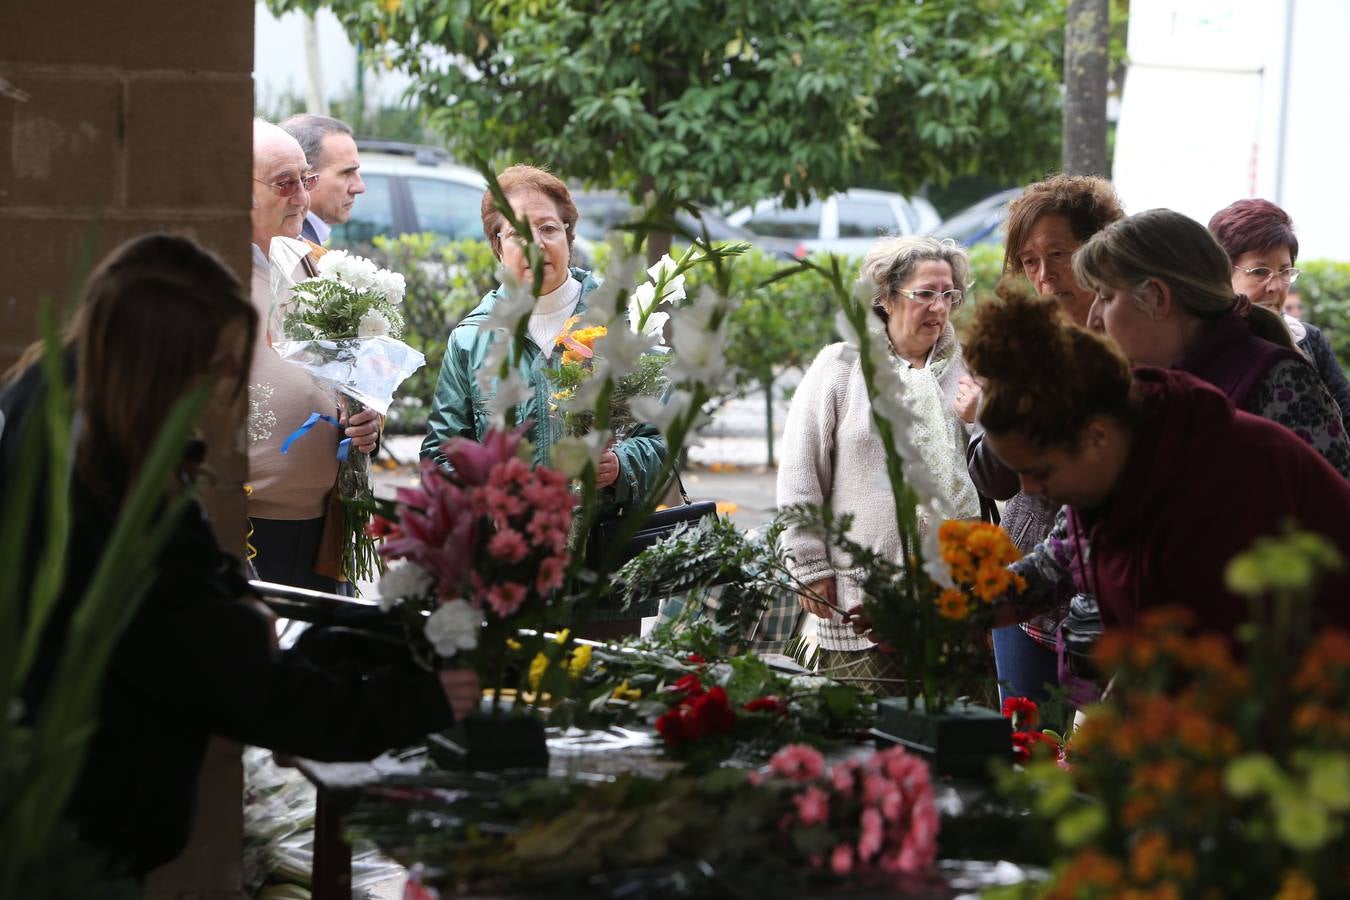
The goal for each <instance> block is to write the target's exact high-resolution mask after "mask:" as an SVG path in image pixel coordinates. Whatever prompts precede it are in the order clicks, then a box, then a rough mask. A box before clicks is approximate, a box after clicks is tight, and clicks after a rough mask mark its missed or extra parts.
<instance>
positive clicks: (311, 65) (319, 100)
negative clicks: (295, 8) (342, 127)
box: [304, 13, 328, 116]
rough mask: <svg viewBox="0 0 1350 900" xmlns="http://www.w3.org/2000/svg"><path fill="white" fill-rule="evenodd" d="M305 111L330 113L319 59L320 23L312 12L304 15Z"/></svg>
mask: <svg viewBox="0 0 1350 900" xmlns="http://www.w3.org/2000/svg"><path fill="white" fill-rule="evenodd" d="M304 29H305V106H306V109H305V112H310V113H314V114H315V115H320V116H326V115H328V96H327V94H326V93H325V92H324V89H323V64H322V62H321V61H320V60H319V24H318V22H316V21H315V20H314V16H313V14H312V13H306V14H305V16H304Z"/></svg>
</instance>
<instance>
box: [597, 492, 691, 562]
mask: <svg viewBox="0 0 1350 900" xmlns="http://www.w3.org/2000/svg"><path fill="white" fill-rule="evenodd" d="M675 486H676V487H677V488H679V491H680V498H681V499H683V500H684V503H683V504H682V505H680V506H672V507H670V508H668V509H658V510H656V511H655V512H653V513H652V514H651V515H650V516H648V517H647V518H646V519H645V520H643V522H642V524H641V525H640V526H639V527H638V529H637V531H635V532H633V535H632V537H630V538H628V540H627V541H625V542H624V545H623V548H622V549H621V550H620V551H619V552H618V553H617V554H615V556H614V560H613V564H614V568H616V569H617V568H619V567H620V566H622V565H623V564H624V563H626V562H628V561H629V560H630V559H632V558H633V557H635V556H637V555H638V554H639V553H641V552H642V551H643V550H646V549H647V548H648V547H650V546H651V545H652V544H655V543H656V542H657V541H660V540H663V539H665V538H668V537H670V536H671V535H672V534H674V532H675V529H676V528H678V527H679V526H680V525H681V524H682V523H685V522H687V523H689V525H690V526H693V525H694V524H696V523H697V522H698V521H699V520H701V519H705V518H707V517H709V516H712V517H714V518H715V517H716V516H717V504H716V503H715V502H713V501H712V500H698V501H694V500H690V499H689V492H688V491H686V490H685V489H684V482H683V481H682V480H681V479H680V473H679V472H676V473H675ZM630 521H631V519H630V518H629V517H627V516H625V515H624V511H623V510H622V509H620V510H619V512H618V513H617V514H616V515H614V516H611V517H609V518H607V519H604V520H602V521H600V522H597V523H595V526H594V527H593V528H592V529H591V537H590V540H588V541H587V542H586V566H587V567H588V568H590V569H598V568H599V567H600V563H601V562H602V561H603V560H604V559H605V556H606V554H608V553H609V552H610V549H609V548H610V547H612V546H613V545H614V543H615V542H616V541H617V540H618V538H619V535H620V534H621V533H622V532H623V530H624V528H626V527H627V526H628V525H629V523H630Z"/></svg>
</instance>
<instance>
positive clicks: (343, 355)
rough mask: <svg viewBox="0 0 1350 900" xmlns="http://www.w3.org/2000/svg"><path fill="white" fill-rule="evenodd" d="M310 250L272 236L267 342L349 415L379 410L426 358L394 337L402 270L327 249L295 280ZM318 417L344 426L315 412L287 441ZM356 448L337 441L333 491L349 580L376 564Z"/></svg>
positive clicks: (370, 498)
mask: <svg viewBox="0 0 1350 900" xmlns="http://www.w3.org/2000/svg"><path fill="white" fill-rule="evenodd" d="M310 251H311V248H310V246H309V245H308V244H305V243H303V242H300V241H292V240H288V239H286V238H276V239H274V240H273V241H272V250H271V255H272V290H273V296H274V297H275V298H276V301H275V302H274V304H273V307H272V314H271V317H270V321H269V334H270V335H271V336H272V348H273V349H274V350H276V352H277V353H278V354H280V355H281V357H282V358H283V359H285V360H286V361H287V362H290V363H293V364H294V365H297V366H300V367H301V368H303V369H305V370H306V371H307V372H309V373H310V374H311V375H313V376H314V377H315V378H316V379H317V380H319V381H321V382H323V383H325V384H327V385H329V386H331V387H332V388H333V390H334V391H335V392H336V393H337V394H339V396H340V398H341V399H340V401H339V402H340V404H341V405H342V406H343V407H344V408H345V410H346V418H347V420H348V421H350V420H351V419H352V417H355V416H357V415H358V414H359V413H361V412H363V411H364V410H366V409H367V408H369V409H372V410H374V411H375V412H377V413H379V414H380V415H384V414H385V413H386V412H388V410H389V404H390V403H391V402H392V400H393V395H394V390H395V389H396V388H397V387H398V385H399V384H400V383H402V381H403V380H404V379H405V378H407V377H408V376H409V375H411V374H412V373H413V372H414V371H416V370H417V369H418V368H419V367H420V366H421V365H422V364H423V363H424V362H425V361H426V360H425V358H424V357H423V356H422V354H421V353H418V352H417V351H416V350H414V349H412V348H411V347H409V346H408V345H407V344H405V343H403V342H402V341H399V340H397V338H398V335H399V334H400V333H401V332H402V329H403V317H402V315H401V314H400V313H399V310H398V306H399V304H401V303H402V302H403V291H404V283H403V276H402V275H399V274H397V273H395V272H390V271H389V270H387V269H381V268H378V267H377V266H376V265H375V264H374V263H373V262H371V261H370V260H368V259H365V258H363V257H360V256H352V255H349V254H348V253H346V252H345V251H342V250H332V251H326V252H323V253H322V254H321V255H319V256H318V261H317V263H316V268H317V271H318V274H317V275H315V276H314V277H311V278H307V279H305V280H303V281H300V282H299V283H293V282H292V280H291V273H293V272H295V270H296V268H297V266H298V265H299V263H300V260H301V259H302V258H303V257H304V256H305V255H307V254H309V253H310ZM316 252H317V251H316ZM319 421H328V422H330V423H331V424H333V425H334V426H336V427H339V428H341V427H342V423H340V422H337V421H333V419H332V417H331V416H325V415H323V414H322V413H321V412H320V411H318V410H316V411H315V413H314V415H312V416H311V417H310V418H309V420H307V421H306V422H305V423H304V424H303V425H302V424H301V423H295V424H296V426H297V431H296V432H295V435H294V436H293V438H292V439H296V438H299V437H301V436H303V434H304V433H305V431H307V430H308V428H310V427H312V426H313V425H315V424H317V423H318V422H319ZM287 445H289V442H288V444H287ZM353 449H356V448H353V447H352V446H351V443H350V439H344V440H343V441H342V442H341V443H340V444H339V446H338V459H339V460H340V461H341V465H340V466H339V469H338V484H337V490H338V496H339V497H340V498H341V500H342V502H343V506H344V509H345V523H344V525H345V538H344V542H343V554H342V556H343V571H344V574H345V575H346V576H347V578H348V580H350V581H356V580H357V579H369V578H372V577H374V575H375V573H376V571H377V570H378V566H379V557H378V556H377V555H376V552H375V544H374V541H373V540H372V539H371V537H370V536H369V535H368V534H367V533H366V527H365V526H366V520H367V518H368V516H369V512H370V510H371V508H372V507H373V503H374V492H373V490H372V488H371V483H370V471H369V458H368V457H367V456H366V454H365V453H363V452H360V451H359V450H357V452H352V450H353ZM283 452H284V450H283Z"/></svg>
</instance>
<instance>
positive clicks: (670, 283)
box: [647, 253, 686, 303]
mask: <svg viewBox="0 0 1350 900" xmlns="http://www.w3.org/2000/svg"><path fill="white" fill-rule="evenodd" d="M678 267H679V263H677V262H675V260H673V259H671V258H670V254H669V253H667V254H666V255H665V256H663V257H661V258H660V259H659V260H657V261H656V265H654V266H652V267H651V268H650V269H648V270H647V274H648V275H650V276H651V278H652V281H653V282H654V283H657V284H659V283H660V282H661V279H662V278H665V279H666V283H665V285H664V287H663V288H662V290H661V301H663V302H664V301H667V300H668V301H670V302H671V303H678V302H679V301H681V300H683V299H684V298H685V296H686V295H685V293H684V276H683V275H676V274H674V273H675V270H676V269H677V268H678Z"/></svg>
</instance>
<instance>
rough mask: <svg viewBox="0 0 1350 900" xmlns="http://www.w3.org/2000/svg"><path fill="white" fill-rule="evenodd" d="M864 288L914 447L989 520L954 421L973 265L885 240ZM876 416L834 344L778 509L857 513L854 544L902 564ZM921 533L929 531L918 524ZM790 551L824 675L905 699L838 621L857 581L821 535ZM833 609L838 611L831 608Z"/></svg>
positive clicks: (964, 427)
mask: <svg viewBox="0 0 1350 900" xmlns="http://www.w3.org/2000/svg"><path fill="white" fill-rule="evenodd" d="M858 282H859V286H860V287H861V288H863V289H866V290H868V291H870V293H871V296H872V306H873V309H874V311H875V312H876V314H877V316H878V318H880V319H881V320H882V322H884V323H885V328H886V336H887V338H888V339H889V342H890V345H891V351H892V355H891V362H892V364H893V365H894V366H895V369H896V373H897V374H898V375H899V377H900V380H901V381H902V382H903V383H904V386H905V403H906V404H907V405H908V406H909V408H910V410H911V412H912V413H913V415H914V423H915V424H914V430H913V439H914V443H915V445H916V446H917V447H918V449H919V451H920V453H922V454H923V458H924V460H925V462H926V463H927V464H928V466H929V467H930V468H931V472H930V474H931V475H932V476H933V480H934V481H935V483H936V484H937V485H938V486H939V490H941V491H942V492H943V494H944V497H943V498H942V499H943V500H945V501H946V503H947V505H948V507H949V508H950V509H951V510H953V512H954V514H955V515H957V516H962V517H971V518H974V517H976V516H978V515H979V514H980V500H979V495H978V494H977V493H976V491H975V486H974V485H973V484H972V483H971V480H970V476H969V474H968V473H967V471H966V442H967V438H968V429H969V427H970V420H964V421H963V420H962V419H960V418H958V417H957V415H956V413H955V412H954V408H953V402H954V400H955V398H956V392H957V384H958V382H959V380H960V378H961V376H962V375H964V374H966V366H965V362H964V361H963V359H962V355H961V347H960V345H959V344H958V343H957V341H956V331H955V329H954V328H953V327H952V323H951V321H950V315H951V311H952V309H953V308H954V307H956V306H959V305H960V303H961V301H962V300H963V299H964V296H965V291H966V289H967V287H968V286H969V284H970V262H969V260H968V259H967V257H966V253H965V251H964V250H962V249H961V248H960V247H958V246H957V245H956V244H955V243H953V242H952V241H936V240H933V239H932V238H885V239H883V240H881V241H879V242H878V243H877V244H876V245H875V246H874V247H873V248H872V250H871V252H869V253H868V254H867V257H866V258H865V259H864V260H863V264H862V271H861V273H860V274H859V278H858ZM971 412H972V413H973V409H972V410H971ZM871 419H872V410H871V404H870V402H869V400H868V397H867V387H866V385H865V383H864V382H863V377H862V370H861V367H860V365H859V361H858V354H857V351H856V350H855V349H854V348H853V347H852V346H850V345H849V344H847V343H838V344H831V345H830V346H828V347H826V348H825V349H824V350H822V351H820V354H819V355H818V356H817V357H816V359H815V362H813V363H812V364H811V368H810V369H809V370H808V371H807V373H806V375H805V377H804V378H803V379H802V383H801V385H800V386H799V387H798V388H797V392H796V393H795V394H794V395H793V398H792V407H791V409H790V411H789V412H788V418H787V423H786V425H785V427H784V429H783V433H784V437H783V451H782V456H781V459H780V462H779V467H778V505H779V506H780V507H784V506H788V505H791V504H795V503H809V504H814V505H821V506H829V508H830V509H831V510H832V511H833V512H834V513H835V514H836V515H845V514H847V515H851V516H853V528H852V531H851V536H852V537H853V539H854V540H856V541H858V542H859V543H860V544H864V545H866V546H868V547H871V548H872V549H874V550H876V551H877V552H879V553H882V554H885V555H887V556H889V557H891V558H893V559H899V558H900V552H901V548H900V538H899V531H898V527H897V524H896V521H895V508H894V505H893V503H892V500H891V496H890V493H889V492H888V491H886V490H882V489H880V488H879V486H878V484H877V477H878V473H880V472H884V471H885V469H886V462H885V452H884V450H883V448H882V446H881V441H880V440H879V439H878V438H877V435H876V433H875V432H874V431H873V430H872V422H871ZM919 527H920V529H926V528H927V527H928V523H927V522H926V521H923V519H922V518H921V520H920V523H919ZM783 540H784V546H785V548H786V549H787V550H788V551H789V552H790V554H791V556H792V560H793V561H792V574H793V576H794V577H795V578H797V579H798V580H799V581H800V582H801V583H802V584H804V585H806V586H807V589H806V590H804V591H802V592H801V594H800V596H799V600H800V602H801V605H802V607H803V608H804V609H805V610H806V611H807V612H809V613H811V614H813V615H816V616H818V617H819V618H820V624H819V628H818V630H817V632H816V633H817V637H818V642H819V646H820V656H819V661H820V663H819V666H820V670H821V671H822V672H823V673H826V674H830V675H835V676H845V677H851V678H867V679H875V680H874V681H873V683H872V685H871V687H872V688H873V689H874V690H875V691H877V692H878V693H882V694H886V693H899V692H900V690H901V688H902V687H903V683H902V679H903V678H904V677H905V673H904V672H901V671H899V669H898V667H897V666H896V664H895V662H894V661H893V659H892V658H891V657H890V656H888V655H886V654H883V653H880V652H878V651H877V649H876V648H875V645H873V644H872V643H871V642H869V641H868V640H867V639H866V638H860V637H858V636H857V635H855V634H854V633H853V630H852V628H851V627H849V626H848V625H847V624H845V623H844V622H843V621H842V620H841V618H840V617H839V616H838V615H837V614H836V613H835V612H834V608H841V609H848V608H850V607H852V606H854V605H855V604H857V603H860V602H861V600H862V589H861V586H860V582H861V577H860V573H859V572H858V571H857V570H856V569H854V568H853V567H852V565H851V562H850V561H849V560H848V559H847V558H843V557H842V556H841V554H840V552H839V551H838V550H837V549H835V548H832V547H830V546H828V544H826V542H825V541H824V540H822V539H821V537H820V536H819V535H818V534H812V533H811V532H809V531H806V530H804V529H800V528H792V529H789V530H788V531H787V532H786V533H785V535H784V539H783ZM832 607H833V608H832Z"/></svg>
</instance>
